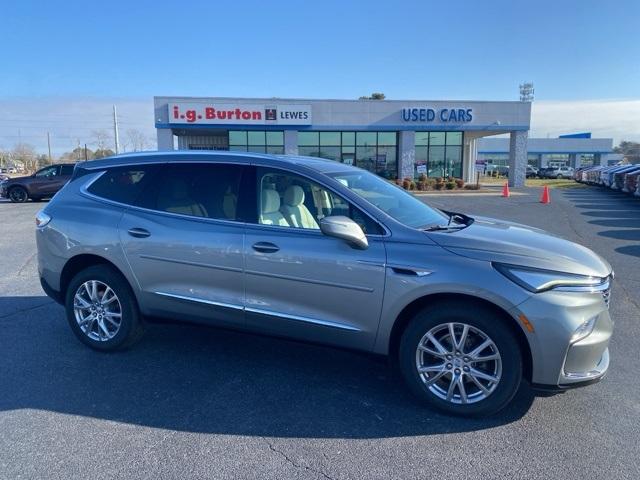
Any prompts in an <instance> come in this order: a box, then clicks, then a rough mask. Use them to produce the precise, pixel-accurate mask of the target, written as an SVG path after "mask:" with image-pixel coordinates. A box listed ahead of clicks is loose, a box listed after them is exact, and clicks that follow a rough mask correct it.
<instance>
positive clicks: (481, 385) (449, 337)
mask: <svg viewBox="0 0 640 480" xmlns="http://www.w3.org/2000/svg"><path fill="white" fill-rule="evenodd" d="M399 364H400V368H401V371H402V374H403V376H404V378H405V380H406V382H407V384H408V385H409V387H410V388H411V390H412V391H413V392H414V393H415V394H416V395H417V396H418V397H420V398H421V399H422V400H424V401H426V402H427V403H429V404H430V405H433V406H435V407H437V408H439V409H440V410H443V411H445V412H447V413H451V414H454V415H465V416H484V415H490V414H493V413H496V412H498V411H499V410H501V409H502V408H504V407H505V406H506V405H507V404H508V403H509V402H510V401H511V399H512V398H513V396H514V395H515V393H516V392H517V390H518V387H519V385H520V381H521V379H522V358H521V353H520V349H519V347H518V341H517V339H516V338H515V336H514V335H513V333H512V332H511V330H510V329H509V327H508V325H507V324H506V323H505V322H504V321H503V320H502V318H500V317H499V316H497V315H496V314H495V313H494V312H492V311H491V310H489V309H483V308H478V307H477V306H465V305H459V304H449V303H447V304H439V305H437V306H435V305H434V306H433V307H428V308H426V309H424V310H423V311H421V312H420V313H419V314H417V315H416V316H415V317H414V319H413V320H412V321H411V322H410V323H409V325H408V326H407V328H406V329H405V331H404V333H403V335H402V338H401V340H400V349H399Z"/></svg>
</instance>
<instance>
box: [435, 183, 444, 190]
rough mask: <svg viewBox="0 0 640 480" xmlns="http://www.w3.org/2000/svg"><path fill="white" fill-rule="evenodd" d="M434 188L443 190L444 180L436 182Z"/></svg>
mask: <svg viewBox="0 0 640 480" xmlns="http://www.w3.org/2000/svg"><path fill="white" fill-rule="evenodd" d="M434 188H435V189H436V190H442V189H443V188H444V182H442V183H440V182H436V183H435V185H434Z"/></svg>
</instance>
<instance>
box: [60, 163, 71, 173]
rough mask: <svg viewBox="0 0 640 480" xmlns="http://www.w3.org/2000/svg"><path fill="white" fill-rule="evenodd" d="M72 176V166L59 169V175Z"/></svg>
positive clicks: (63, 166)
mask: <svg viewBox="0 0 640 480" xmlns="http://www.w3.org/2000/svg"><path fill="white" fill-rule="evenodd" d="M72 174H73V164H71V163H70V164H69V165H62V166H61V167H60V175H66V176H70V175H72Z"/></svg>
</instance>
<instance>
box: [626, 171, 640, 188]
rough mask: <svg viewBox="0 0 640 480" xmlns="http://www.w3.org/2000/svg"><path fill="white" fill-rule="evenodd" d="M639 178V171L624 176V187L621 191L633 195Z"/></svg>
mask: <svg viewBox="0 0 640 480" xmlns="http://www.w3.org/2000/svg"><path fill="white" fill-rule="evenodd" d="M639 178H640V169H638V170H636V171H635V172H632V173H627V174H626V175H625V176H624V185H623V186H622V191H623V192H627V193H635V191H636V189H637V188H638V179H639Z"/></svg>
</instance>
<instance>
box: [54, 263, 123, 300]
mask: <svg viewBox="0 0 640 480" xmlns="http://www.w3.org/2000/svg"><path fill="white" fill-rule="evenodd" d="M94 265H107V266H109V267H111V268H113V269H114V270H115V271H116V272H118V273H119V274H120V275H121V276H122V278H124V279H125V280H126V281H127V283H129V286H130V287H131V283H130V282H129V280H128V279H127V276H126V275H125V274H124V272H123V271H122V270H121V269H120V268H118V266H117V265H116V264H114V263H113V262H111V261H109V260H107V259H106V258H104V257H101V256H100V255H95V254H92V253H81V254H79V255H75V256H73V257H71V258H70V259H69V260H67V263H65V265H64V267H63V268H62V272H61V274H60V295H61V297H62V298H63V299H64V298H65V296H66V292H67V288H68V287H69V283H71V279H72V278H73V277H74V276H75V275H76V274H77V273H78V272H81V271H82V270H84V269H86V268H88V267H92V266H94ZM131 290H132V291H133V288H132V289H131ZM133 294H134V298H135V291H133Z"/></svg>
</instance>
